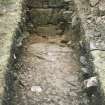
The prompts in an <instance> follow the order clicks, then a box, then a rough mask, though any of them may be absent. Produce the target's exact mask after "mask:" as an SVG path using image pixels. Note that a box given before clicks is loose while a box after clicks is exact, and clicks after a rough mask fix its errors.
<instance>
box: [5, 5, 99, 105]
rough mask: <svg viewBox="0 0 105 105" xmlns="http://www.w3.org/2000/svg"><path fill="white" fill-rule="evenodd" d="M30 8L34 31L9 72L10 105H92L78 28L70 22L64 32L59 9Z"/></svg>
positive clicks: (28, 18)
mask: <svg viewBox="0 0 105 105" xmlns="http://www.w3.org/2000/svg"><path fill="white" fill-rule="evenodd" d="M27 4H29V3H27ZM28 6H30V5H28ZM36 6H37V5H36ZM27 8H28V9H29V7H27ZM72 9H73V8H72ZM30 11H31V12H30ZM30 11H28V15H27V12H26V27H27V32H29V33H30V34H29V36H28V37H27V38H25V39H24V40H23V45H22V48H21V49H20V51H19V56H18V57H17V59H16V60H15V61H14V64H13V65H14V66H13V67H12V71H11V72H12V73H10V74H8V75H9V77H8V83H7V84H8V85H9V86H8V91H9V92H8V91H7V93H8V94H7V96H6V97H7V102H8V105H91V104H89V100H88V98H87V97H86V94H85V92H83V89H82V83H81V79H80V66H81V65H80V63H79V56H80V50H79V32H78V29H76V30H75V29H72V28H71V25H69V29H67V30H66V29H65V31H64V32H63V33H62V34H61V31H62V30H61V29H60V28H59V25H58V23H57V17H58V15H57V14H58V12H57V10H54V11H53V10H52V8H48V7H47V8H46V5H45V8H42V5H41V6H40V8H38V7H32V9H31V10H30ZM29 12H30V13H31V14H32V16H30V14H29ZM52 13H53V14H52ZM48 15H50V16H49V17H50V18H48ZM32 19H33V20H32ZM14 57H15V55H14ZM12 74H13V75H14V76H12ZM11 81H12V82H11ZM6 105H7V103H6ZM92 105H99V104H96V103H95V104H94V103H92Z"/></svg>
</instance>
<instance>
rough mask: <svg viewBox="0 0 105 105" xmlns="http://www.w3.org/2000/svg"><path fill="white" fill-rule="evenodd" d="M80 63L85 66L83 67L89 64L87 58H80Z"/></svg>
mask: <svg viewBox="0 0 105 105" xmlns="http://www.w3.org/2000/svg"><path fill="white" fill-rule="evenodd" d="M80 63H81V64H83V65H87V64H88V62H87V60H86V58H85V57H84V56H80Z"/></svg>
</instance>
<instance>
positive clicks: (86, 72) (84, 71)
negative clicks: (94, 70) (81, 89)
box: [81, 67, 90, 79]
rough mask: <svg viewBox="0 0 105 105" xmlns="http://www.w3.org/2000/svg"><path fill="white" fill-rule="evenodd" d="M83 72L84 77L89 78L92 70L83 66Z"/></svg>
mask: <svg viewBox="0 0 105 105" xmlns="http://www.w3.org/2000/svg"><path fill="white" fill-rule="evenodd" d="M81 72H82V75H83V78H84V79H88V78H89V77H90V71H89V69H88V68H85V67H83V68H81Z"/></svg>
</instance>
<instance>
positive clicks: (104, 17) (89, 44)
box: [74, 0, 105, 105]
mask: <svg viewBox="0 0 105 105" xmlns="http://www.w3.org/2000/svg"><path fill="white" fill-rule="evenodd" d="M74 1H75V4H76V7H77V11H78V14H79V17H80V19H81V31H82V33H81V34H82V42H85V48H86V49H87V51H88V52H89V54H90V55H91V56H92V59H91V61H92V63H93V66H94V72H96V73H97V74H98V77H99V81H100V84H101V90H102V94H103V95H104V96H105V1H104V0H74ZM104 104H105V97H103V103H102V105H104Z"/></svg>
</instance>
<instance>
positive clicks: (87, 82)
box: [84, 77, 98, 88]
mask: <svg viewBox="0 0 105 105" xmlns="http://www.w3.org/2000/svg"><path fill="white" fill-rule="evenodd" d="M84 85H85V87H86V88H89V87H93V86H94V87H97V86H98V80H97V77H90V78H89V79H87V80H84Z"/></svg>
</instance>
